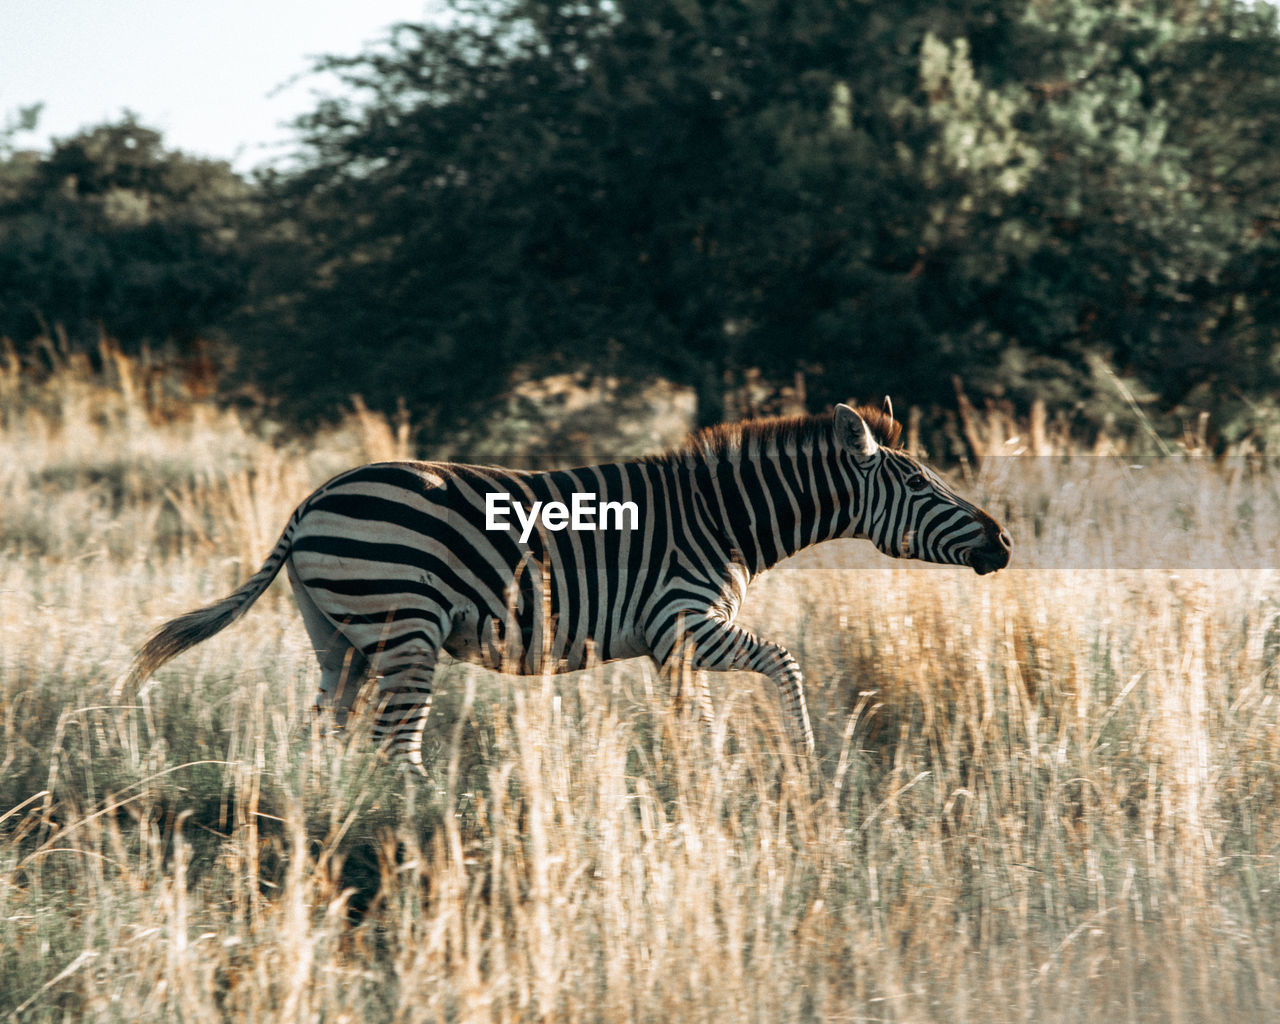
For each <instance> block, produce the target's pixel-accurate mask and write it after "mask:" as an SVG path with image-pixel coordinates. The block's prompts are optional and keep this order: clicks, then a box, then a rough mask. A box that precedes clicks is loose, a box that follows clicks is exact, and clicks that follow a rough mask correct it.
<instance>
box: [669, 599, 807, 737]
mask: <svg viewBox="0 0 1280 1024" xmlns="http://www.w3.org/2000/svg"><path fill="white" fill-rule="evenodd" d="M666 646H667V650H665V651H664V652H663V655H664V656H663V657H662V659H661V662H660V663H661V664H663V665H664V666H665V665H666V664H667V663H668V661H670V660H671V659H673V658H677V659H680V660H681V661H684V662H685V663H687V664H688V665H689V667H691V668H695V669H716V670H719V671H726V672H727V671H731V670H733V669H738V670H743V671H747V672H759V673H761V674H762V675H766V676H768V677H769V678H770V679H772V680H773V681H774V683H775V684H776V685H777V687H778V691H779V692H780V693H781V694H782V710H783V713H784V714H785V715H786V717H787V722H788V723H789V725H788V729H789V732H790V734H791V739H792V741H793V742H794V743H796V744H797V745H798V746H801V747H802V749H803V750H804V751H805V752H806V753H809V754H812V753H813V727H812V726H811V725H810V724H809V709H808V707H807V706H806V704H805V699H804V673H803V672H801V671H800V666H799V664H798V663H797V662H796V659H795V658H793V657H792V656H791V653H790V652H789V651H788V650H787V649H786V648H785V647H781V646H779V645H778V644H775V643H773V642H772V641H770V640H761V639H760V638H759V637H758V636H756V635H755V634H754V633H752V632H751V631H749V630H746V629H743V628H741V627H740V626H735V625H733V624H732V623H728V622H724V621H722V620H720V619H717V618H715V617H713V616H710V615H708V616H700V617H698V618H696V619H686V620H685V622H684V624H683V628H682V629H680V631H679V635H678V636H677V637H676V638H674V639H673V640H672V641H671V642H669V643H668V644H667V645H666ZM704 689H705V686H704ZM709 706H710V705H709V703H708V707H709Z"/></svg>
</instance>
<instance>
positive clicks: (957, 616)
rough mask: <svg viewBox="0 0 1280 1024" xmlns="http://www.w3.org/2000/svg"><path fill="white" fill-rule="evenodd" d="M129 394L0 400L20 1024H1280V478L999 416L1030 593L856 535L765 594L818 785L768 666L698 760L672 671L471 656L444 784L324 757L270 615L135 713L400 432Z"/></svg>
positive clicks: (715, 684)
mask: <svg viewBox="0 0 1280 1024" xmlns="http://www.w3.org/2000/svg"><path fill="white" fill-rule="evenodd" d="M104 367H105V368H104V369H102V370H99V371H92V370H91V369H90V368H89V367H88V366H87V364H86V365H74V364H71V363H68V364H67V365H65V366H63V367H62V368H61V370H60V371H59V372H58V373H57V374H55V375H54V377H53V379H51V380H50V381H49V382H48V383H47V385H46V393H43V394H41V395H36V396H33V395H32V394H30V393H25V392H22V387H25V385H23V386H22V387H20V386H19V382H18V381H17V380H16V379H11V380H9V382H8V383H6V384H4V385H3V387H2V388H0V550H2V551H3V559H2V560H0V1019H6V1018H7V1019H10V1020H17V1021H52V1020H59V1021H61V1020H67V1019H74V1020H113V1021H114V1020H130V1021H151V1020H156V1021H159V1020H164V1021H171V1020H189V1021H205V1020H208V1021H217V1020H237V1021H239V1020H254V1021H282V1022H284V1021H288V1022H296V1021H312V1020H314V1021H320V1020H325V1021H340V1020H358V1021H362V1022H364V1021H384V1020H385V1021H531V1020H543V1021H579V1020H582V1021H585V1020H591V1021H609V1022H613V1021H619V1022H621V1021H671V1020H682V1021H685V1020H689V1021H696V1020H705V1021H714V1022H721V1021H729V1020H735V1021H736V1020H743V1021H761V1022H766V1021H767V1022H778V1021H807V1020H831V1021H843V1020H847V1021H855V1020H857V1021H863V1020H880V1021H904V1022H905V1021H935V1020H936V1021H961V1022H962V1021H970V1020H977V1021H982V1022H984V1024H985V1022H992V1021H1096V1020H1108V1021H1148V1020H1151V1021H1203V1020H1225V1019H1230V1020H1256V1021H1262V1020H1270V1019H1272V1018H1273V1016H1274V1007H1275V1006H1276V1005H1280V1000H1278V997H1280V991H1277V989H1278V988H1280V981H1278V980H1277V979H1280V941H1278V936H1277V929H1276V921H1277V910H1278V909H1280V895H1278V894H1280V862H1278V861H1277V854H1278V853H1280V800H1278V799H1277V797H1278V796H1280V793H1277V789H1278V788H1280V692H1278V691H1280V680H1278V678H1277V658H1278V657H1280V599H1278V598H1280V589H1278V587H1277V576H1276V572H1275V565H1276V562H1275V560H1274V539H1275V537H1277V536H1280V531H1277V530H1276V528H1275V527H1276V524H1277V522H1278V521H1280V510H1278V508H1277V506H1280V499H1278V498H1277V493H1276V482H1275V477H1274V476H1273V475H1271V474H1268V473H1267V472H1266V471H1265V470H1264V469H1261V468H1259V467H1256V466H1252V465H1246V464H1244V463H1238V464H1236V463H1229V464H1227V465H1226V466H1222V465H1215V464H1213V463H1210V462H1208V461H1206V460H1190V459H1186V460H1164V461H1161V462H1156V463H1151V462H1145V463H1144V462H1141V461H1135V460H1129V459H1125V460H1116V459H1109V460H1099V459H1088V458H1083V459H1077V458H1067V457H1065V456H1064V455H1063V454H1062V453H1061V452H1059V453H1058V454H1056V455H1053V456H1047V457H1046V456H1041V457H1037V458H1029V457H1017V458H1013V457H997V456H1001V455H1002V453H1006V454H1009V455H1013V454H1016V453H1018V452H1020V451H1022V450H1023V448H1024V447H1025V446H1024V445H1023V442H1022V441H1021V440H1020V439H1019V438H1020V437H1023V436H1026V431H1023V430H1021V428H1020V427H1019V425H1017V424H1013V423H1004V424H1003V425H1001V424H996V423H992V422H988V423H987V426H988V427H989V428H990V429H991V431H992V432H993V433H992V435H991V436H992V437H996V436H997V435H998V444H992V445H991V448H992V449H993V450H992V451H991V452H990V453H989V454H990V456H991V457H989V458H987V459H985V460H984V462H983V465H982V466H981V468H980V469H978V470H975V471H973V473H972V474H971V476H970V478H969V479H968V480H966V481H963V482H962V485H963V486H964V487H965V488H966V489H967V490H968V491H970V492H971V493H974V494H975V495H977V496H978V497H980V498H981V499H982V500H983V501H985V502H986V503H987V504H988V506H989V507H991V508H992V509H993V510H994V511H997V512H998V513H999V514H1001V515H1002V516H1004V517H1005V519H1006V524H1007V525H1008V526H1009V528H1010V530H1011V532H1012V533H1013V534H1014V536H1015V541H1016V544H1017V550H1016V554H1015V563H1014V565H1013V566H1012V567H1011V568H1010V569H1008V570H1006V571H1005V572H1003V573H1000V574H998V575H996V576H994V577H984V578H982V579H979V578H977V577H975V576H974V575H973V574H972V573H968V572H966V571H963V570H960V569H954V568H946V567H938V566H923V565H919V564H911V563H898V562H890V561H887V560H884V559H882V558H881V556H879V555H877V554H875V553H874V552H871V553H870V555H869V556H866V557H864V556H865V555H866V553H865V552H864V551H863V550H862V549H863V548H864V547H865V545H855V544H849V545H847V546H844V547H841V548H838V549H836V554H835V555H830V556H827V557H826V558H825V559H816V558H815V559H814V560H812V561H808V562H806V561H803V560H798V561H797V562H796V563H794V564H790V565H784V566H780V567H779V568H778V569H777V570H775V571H774V572H773V573H771V574H769V575H766V576H765V577H764V578H763V579H761V580H760V581H759V582H758V583H757V584H756V585H755V588H754V589H753V591H752V595H751V598H750V601H749V604H748V606H747V608H745V609H744V613H743V614H744V618H745V619H746V620H747V621H748V623H749V624H750V625H751V626H752V627H753V628H756V629H757V630H759V631H761V632H764V633H766V634H767V635H769V636H771V637H775V638H777V639H778V640H779V641H781V642H783V643H785V644H787V646H789V647H790V648H791V649H792V650H793V651H794V652H795V653H796V655H797V657H798V658H799V659H800V661H801V663H802V664H803V665H804V667H805V668H806V670H807V672H808V678H809V694H810V707H811V710H812V712H813V716H814V719H815V731H816V734H817V754H816V757H815V759H814V761H813V762H812V763H811V764H799V763H797V762H796V761H795V759H794V758H793V757H792V756H791V754H790V752H789V747H788V746H787V744H786V742H785V741H784V738H783V737H784V736H785V729H784V723H783V722H782V720H781V715H780V711H779V707H778V701H777V696H776V694H775V693H773V692H771V691H770V689H769V685H768V684H767V683H766V682H765V681H764V680H762V679H760V678H758V677H755V676H751V675H737V674H735V675H723V676H720V675H716V676H712V677H711V685H712V692H713V696H714V700H715V705H716V709H717V715H716V720H715V723H714V726H713V729H712V731H711V734H710V735H709V736H708V735H707V734H706V732H705V730H703V729H702V728H701V726H700V724H699V723H698V722H697V721H696V720H693V719H692V716H684V715H681V714H677V713H675V712H674V711H673V709H672V706H671V703H670V700H669V698H668V696H667V694H666V693H665V692H664V690H663V687H662V685H661V684H660V682H659V680H658V679H657V677H656V675H655V673H654V671H653V670H652V669H651V668H650V667H649V666H648V665H647V664H646V663H643V662H626V663H620V664H616V665H609V666H604V667H602V668H599V669H596V670H593V671H589V672H583V673H577V674H573V675H569V676H564V677H557V678H540V677H539V678H516V677H505V676H498V675H494V674H489V673H484V672H480V671H477V670H472V669H469V668H466V667H463V666H458V665H451V666H449V667H448V668H447V669H446V670H445V671H444V672H442V673H441V675H440V677H439V678H440V683H441V687H442V690H443V691H444V692H443V693H442V694H441V696H440V697H439V699H438V700H437V703H436V707H435V709H434V710H433V712H432V718H431V720H430V723H429V725H428V731H427V732H428V735H427V748H428V760H429V772H428V775H429V777H428V778H427V779H426V780H422V781H418V780H414V779H411V778H409V777H406V776H403V775H401V774H399V773H397V772H396V771H395V770H393V769H391V768H389V767H387V766H386V765H385V764H384V763H382V762H381V761H380V760H379V759H378V758H377V757H376V756H374V755H373V754H372V753H371V752H370V750H369V749H368V744H367V742H365V739H366V737H364V736H362V735H360V733H361V729H362V726H361V725H360V724H357V727H356V733H357V735H356V736H354V737H353V738H352V740H351V742H349V743H348V744H347V745H345V746H341V745H338V744H336V743H335V742H334V741H333V740H332V739H331V738H328V737H326V736H324V735H323V734H322V730H320V729H318V728H315V727H314V725H313V723H312V722H311V719H310V715H309V710H308V709H309V705H310V701H311V693H312V690H313V688H314V686H315V683H316V679H317V673H316V670H315V667H314V663H313V659H312V656H311V653H310V651H309V649H308V646H307V641H306V637H305V634H304V632H303V630H302V628H301V624H300V622H299V621H298V620H297V618H296V615H295V614H294V612H293V610H292V608H291V604H290V601H289V599H288V597H287V590H286V589H285V588H275V589H273V591H272V592H271V594H269V595H268V597H267V599H266V600H264V601H263V602H261V603H260V604H259V605H258V606H255V608H254V609H253V611H252V612H251V613H250V614H249V616H248V617H247V618H246V619H245V620H243V621H242V622H240V623H238V624H237V625H236V626H234V627H233V628H232V629H231V630H228V631H227V632H226V633H224V634H222V635H220V636H218V637H217V638H215V639H214V640H212V641H210V642H208V643H207V644H205V645H202V646H201V647H198V648H196V649H195V650H193V651H191V652H189V653H188V654H186V655H184V656H183V657H182V658H181V659H179V660H178V661H175V662H174V663H172V664H171V665H169V666H167V667H166V668H165V669H164V670H163V671H162V672H161V673H160V676H159V678H158V679H157V680H156V682H155V683H154V685H152V686H150V687H148V688H147V689H146V690H145V691H144V692H143V693H142V694H140V695H139V699H138V702H137V705H136V706H135V707H133V708H131V709H125V710H122V709H118V708H114V707H111V706H109V705H108V700H107V694H108V691H109V689H110V686H111V684H112V682H113V681H114V679H115V678H116V677H117V676H118V675H119V673H120V672H122V671H123V669H124V668H125V666H126V664H127V662H128V659H129V657H130V655H131V653H132V651H133V649H134V648H135V647H136V646H137V644H138V643H139V642H140V641H141V639H142V638H143V637H144V636H145V635H146V634H147V633H148V632H149V631H150V629H151V628H152V627H154V626H155V625H156V624H157V623H158V622H159V621H161V620H162V619H165V618H168V617H171V616H172V615H174V614H176V613H178V612H180V611H184V610H187V609H188V608H191V607H194V606H195V605H197V604H200V603H202V602H205V601H208V600H209V599H211V598H213V597H216V596H219V595H221V594H222V593H225V592H226V590H228V589H229V587H230V586H231V585H232V584H233V583H234V582H238V581H239V580H240V579H241V578H243V577H244V576H245V575H247V574H248V573H249V572H251V571H253V569H254V568H256V566H257V564H258V562H259V560H260V559H261V558H262V556H263V555H264V554H265V553H266V551H267V550H268V549H269V547H270V545H271V543H272V541H273V540H274V538H275V535H276V533H277V531H278V530H279V528H280V527H281V525H282V524H283V523H284V521H285V518H286V517H287V515H288V513H289V512H290V511H291V509H292V508H293V506H294V504H295V503H296V502H297V501H298V500H299V499H301V498H302V497H303V496H305V495H306V494H307V493H308V492H309V490H310V489H311V488H312V487H313V486H314V485H315V484H316V483H317V482H319V480H321V479H323V478H324V477H325V476H327V475H328V474H330V473H331V472H333V471H335V470H337V469H339V468H342V467H344V466H346V465H351V464H355V463H358V462H361V461H365V460H367V459H369V458H379V457H385V456H387V455H390V454H395V453H397V451H399V450H401V449H403V447H404V445H405V441H404V439H403V437H399V438H397V436H396V433H395V431H394V430H392V429H391V428H389V427H387V426H386V425H385V424H384V423H382V424H380V422H379V420H378V418H377V417H375V416H373V415H372V414H370V413H368V412H367V411H366V412H364V413H362V414H358V415H356V416H355V417H354V418H353V419H352V420H351V421H350V422H349V423H348V424H347V425H345V426H344V427H342V428H341V429H337V430H335V431H333V432H330V433H328V434H325V435H324V436H319V437H315V438H312V439H309V440H308V442H307V443H306V445H305V446H304V445H302V444H300V443H296V442H294V443H287V444H286V443H277V442H276V441H274V440H271V439H270V438H269V437H268V436H267V435H266V434H264V433H263V432H262V431H260V430H257V429H250V428H249V427H247V426H246V425H245V424H244V423H243V422H242V421H241V419H239V418H237V417H236V416H234V415H231V414H228V413H224V412H217V411H215V410H213V409H212V408H210V407H203V406H200V407H197V408H194V409H191V410H189V411H188V412H187V413H185V414H184V415H183V416H181V417H179V418H176V419H168V420H165V421H163V422H156V421H155V418H154V416H152V415H151V410H152V406H150V405H149V404H148V401H147V400H146V398H145V395H143V394H142V389H140V388H139V387H138V386H137V383H136V381H135V380H133V379H132V378H131V377H130V376H129V375H130V374H131V373H132V372H134V367H133V366H132V364H130V363H129V362H128V361H127V360H118V359H113V360H107V361H105V362H104ZM20 392H21V393H20ZM1134 466H1141V468H1132V467H1134ZM1151 565H1156V566H1158V567H1156V568H1150V567H1148V566H1151ZM360 722H361V723H363V722H364V719H363V718H362V719H360ZM365 727H366V728H367V725H366V726H365Z"/></svg>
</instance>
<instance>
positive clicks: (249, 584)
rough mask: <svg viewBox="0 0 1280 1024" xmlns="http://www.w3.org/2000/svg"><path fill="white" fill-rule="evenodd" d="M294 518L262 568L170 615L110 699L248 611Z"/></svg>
mask: <svg viewBox="0 0 1280 1024" xmlns="http://www.w3.org/2000/svg"><path fill="white" fill-rule="evenodd" d="M297 520H298V515H297V513H294V516H293V518H292V519H290V521H289V525H288V526H287V527H285V531H284V533H282V534H281V535H280V539H279V540H278V541H276V546H275V547H274V548H273V549H272V551H271V554H270V555H268V556H267V560H266V561H265V562H263V563H262V568H261V569H259V570H258V571H257V572H255V573H254V574H253V575H252V576H250V577H249V579H248V580H247V581H245V583H243V584H242V585H241V586H239V587H237V588H236V589H235V590H234V591H232V592H231V593H230V594H228V595H227V596H226V597H224V598H223V599H222V600H221V601H215V602H214V603H213V604H211V605H207V606H205V607H204V608H197V609H196V610H195V611H192V612H187V613H186V614H185V615H179V616H178V617H177V618H176V619H170V620H169V621H168V622H166V623H165V624H164V625H163V626H161V627H160V628H159V629H158V630H156V631H155V633H154V634H152V636H151V639H149V640H148V641H147V642H146V643H145V644H143V645H142V649H141V650H139V651H138V653H137V655H136V656H135V657H134V659H133V664H132V665H130V666H129V671H128V673H127V674H126V675H125V676H124V677H123V678H121V679H120V680H119V681H118V682H117V683H116V684H115V686H114V687H112V689H111V699H112V701H114V702H115V703H119V702H120V700H121V699H123V698H124V697H125V695H126V694H127V695H128V696H129V697H130V698H132V696H133V694H135V693H136V692H137V690H138V687H139V686H140V685H141V684H142V682H143V681H144V680H146V679H147V678H148V677H149V676H150V675H151V674H152V673H153V672H155V670H156V669H158V668H159V667H160V666H161V665H163V664H164V663H165V662H166V661H168V660H169V659H171V658H176V657H177V656H178V655H179V654H181V653H182V652H183V651H185V650H187V649H188V648H191V647H194V646H195V645H196V644H198V643H200V642H202V641H204V640H208V639H209V637H211V636H213V635H214V634H215V633H220V632H221V631H222V630H224V629H226V628H227V627H228V626H229V625H231V623H233V622H235V621H236V619H238V618H240V616H241V615H243V614H244V613H245V612H246V611H248V610H249V606H250V605H252V604H253V602H254V601H256V600H257V599H258V598H259V597H261V596H262V593H263V591H265V590H266V589H267V586H268V585H269V584H270V583H271V581H272V580H273V579H275V578H276V576H277V574H278V573H279V572H280V569H281V567H282V566H283V565H284V560H285V559H286V558H288V557H289V551H290V550H291V549H292V547H293V530H294V526H295V525H296V524H297Z"/></svg>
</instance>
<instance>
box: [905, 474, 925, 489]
mask: <svg viewBox="0 0 1280 1024" xmlns="http://www.w3.org/2000/svg"><path fill="white" fill-rule="evenodd" d="M907 486H908V487H910V488H911V489H912V490H913V491H923V490H924V489H925V488H926V487H928V486H929V481H928V480H926V479H925V478H924V474H923V473H912V474H911V475H910V476H909V477H907Z"/></svg>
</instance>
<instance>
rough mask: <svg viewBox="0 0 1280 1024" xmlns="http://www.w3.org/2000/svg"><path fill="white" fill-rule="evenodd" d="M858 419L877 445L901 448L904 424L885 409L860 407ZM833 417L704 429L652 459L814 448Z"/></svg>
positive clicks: (749, 422)
mask: <svg viewBox="0 0 1280 1024" xmlns="http://www.w3.org/2000/svg"><path fill="white" fill-rule="evenodd" d="M857 412H858V415H859V416H861V417H862V419H863V420H864V421H865V422H866V424H867V426H868V427H869V428H870V430H871V435H872V437H874V438H875V439H876V443H877V444H880V445H883V446H884V447H886V448H897V447H898V442H899V440H900V439H901V437H902V424H901V423H899V422H898V421H897V420H895V419H894V418H893V417H892V416H890V415H889V414H888V413H886V412H885V411H884V410H882V409H877V408H875V407H874V406H870V405H860V406H858V407H857ZM832 419H833V414H832V413H829V412H827V413H820V414H818V415H816V416H770V417H767V418H764V419H758V420H740V421H738V422H736V423H721V424H718V425H717V426H714V427H704V428H703V429H702V430H699V431H698V432H697V433H695V434H692V435H690V437H689V439H688V440H687V441H685V442H684V444H682V445H680V446H679V447H676V448H673V449H671V450H670V451H668V452H666V453H665V454H663V455H657V456H652V457H651V459H650V460H647V461H654V462H668V461H684V460H686V459H688V458H689V457H690V456H695V457H697V458H700V459H708V460H715V459H719V458H732V457H736V456H741V455H742V454H743V453H753V452H763V451H768V450H770V449H771V448H773V449H777V450H779V451H786V450H787V449H789V448H790V449H799V448H801V447H802V446H804V445H805V443H806V442H808V443H810V444H812V443H813V442H815V441H817V439H818V438H819V437H830V436H831V430H832Z"/></svg>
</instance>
